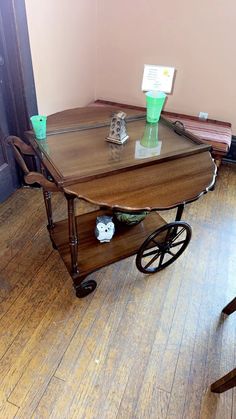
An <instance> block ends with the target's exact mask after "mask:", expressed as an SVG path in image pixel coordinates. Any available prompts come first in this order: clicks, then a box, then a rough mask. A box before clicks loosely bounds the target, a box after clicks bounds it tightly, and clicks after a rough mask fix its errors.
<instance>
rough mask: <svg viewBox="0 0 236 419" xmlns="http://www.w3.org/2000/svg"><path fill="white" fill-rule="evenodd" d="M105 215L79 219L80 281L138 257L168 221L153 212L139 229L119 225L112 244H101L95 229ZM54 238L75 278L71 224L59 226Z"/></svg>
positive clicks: (52, 237) (102, 212) (93, 215)
mask: <svg viewBox="0 0 236 419" xmlns="http://www.w3.org/2000/svg"><path fill="white" fill-rule="evenodd" d="M106 213H107V211H106ZM102 214H104V211H102V210H100V211H94V212H92V213H87V214H82V215H79V216H77V217H76V224H77V231H78V239H79V245H78V267H79V274H78V278H80V277H85V276H86V275H88V274H90V273H91V272H94V271H96V270H98V269H100V268H102V267H104V266H107V265H109V264H111V263H114V262H117V261H118V260H121V259H124V258H126V257H129V256H132V255H134V254H135V253H137V251H138V249H139V247H140V246H141V245H142V243H143V242H144V240H145V239H146V238H147V237H148V236H149V235H150V234H151V233H152V232H153V231H154V230H156V229H157V228H159V227H161V226H163V225H165V224H166V221H165V220H164V219H163V218H162V217H161V216H160V215H159V214H158V213H156V212H152V213H150V214H149V215H148V216H147V217H146V218H145V219H144V220H143V221H142V222H141V223H139V224H137V225H134V226H126V225H124V224H119V225H118V224H117V225H116V231H115V235H114V237H113V238H112V240H111V241H110V242H109V243H100V242H99V241H98V240H97V239H96V237H95V235H94V229H95V222H96V217H98V216H100V215H102ZM50 235H51V240H52V242H53V243H54V245H55V246H56V248H57V250H58V251H59V253H60V256H61V258H62V260H63V261H64V263H65V265H66V267H67V269H68V271H69V273H70V274H71V255H70V248H69V234H68V221H67V220H63V221H59V222H57V223H55V227H54V228H53V230H52V231H51V232H50Z"/></svg>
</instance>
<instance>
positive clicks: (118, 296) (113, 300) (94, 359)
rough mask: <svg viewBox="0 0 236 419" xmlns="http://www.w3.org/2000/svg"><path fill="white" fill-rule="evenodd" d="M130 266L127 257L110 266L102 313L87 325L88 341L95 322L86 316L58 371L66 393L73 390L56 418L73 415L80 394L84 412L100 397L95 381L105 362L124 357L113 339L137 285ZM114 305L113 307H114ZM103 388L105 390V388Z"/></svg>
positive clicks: (57, 409) (59, 406)
mask: <svg viewBox="0 0 236 419" xmlns="http://www.w3.org/2000/svg"><path fill="white" fill-rule="evenodd" d="M129 267H130V261H129V260H126V261H123V262H120V263H119V264H117V265H114V267H113V269H111V267H109V268H108V269H109V273H110V275H108V276H106V278H105V277H104V278H103V281H102V283H101V286H100V290H98V295H100V297H99V298H100V299H101V298H104V297H105V298H104V302H103V305H102V306H101V308H100V313H98V314H97V317H96V316H93V318H92V324H91V326H92V327H90V328H89V327H88V326H89V325H88V324H87V329H88V330H87V338H86V340H84V337H83V331H82V330H83V328H84V326H85V325H86V323H87V322H88V321H89V322H91V319H89V318H86V317H87V316H86V317H85V318H84V320H85V324H84V323H83V324H82V323H81V328H82V330H81V328H79V329H78V331H77V333H76V335H75V336H74V338H73V340H72V342H71V345H70V346H69V348H68V351H67V353H66V355H65V359H64V360H63V361H62V364H61V366H60V367H59V369H58V371H57V372H56V375H58V374H59V375H60V377H61V378H62V377H63V378H64V379H66V380H67V382H68V388H66V389H65V391H66V393H65V394H68V391H69V389H70V393H69V394H70V395H69V397H67V399H66V400H65V398H64V401H63V400H62V399H59V400H58V403H57V404H56V405H55V408H54V412H53V415H52V417H57V415H58V413H59V412H61V411H63V414H64V416H66V415H72V412H73V410H74V407H75V406H74V405H73V402H74V399H75V398H76V397H77V398H79V408H80V412H79V413H78V412H77V414H82V411H83V409H85V408H86V403H87V402H88V399H89V405H90V404H92V403H93V401H94V399H95V398H96V396H97V392H96V390H99V385H98V386H97V387H96V385H97V383H96V384H95V382H96V379H97V376H99V374H100V372H102V371H104V370H105V369H106V367H107V365H104V364H105V363H108V365H110V363H111V362H112V361H114V360H116V357H117V356H118V357H120V354H119V351H117V349H114V350H110V345H109V342H110V341H112V340H113V338H114V337H115V336H116V331H117V328H118V327H119V324H120V323H121V321H122V316H123V314H124V311H125V310H126V307H127V303H128V301H129V299H130V298H131V296H132V290H133V289H134V288H135V283H134V282H133V278H132V275H130V273H129ZM112 272H113V274H112ZM114 273H115V275H114ZM104 280H105V281H104ZM113 281H114V284H113ZM106 289H107V290H108V294H107V296H106V294H104V290H106ZM136 289H137V287H136ZM111 307H113V309H112V310H111ZM85 330H86V328H85ZM81 336H82V341H81ZM76 348H77V349H76ZM81 349H82V350H81ZM109 350H110V351H109ZM108 351H109V355H108ZM70 359H72V361H74V362H72V363H71V365H69V360H70ZM62 374H63V375H62ZM102 390H103V391H105V389H104V387H103V389H102ZM75 410H76V409H75Z"/></svg>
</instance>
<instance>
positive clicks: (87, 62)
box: [25, 0, 97, 115]
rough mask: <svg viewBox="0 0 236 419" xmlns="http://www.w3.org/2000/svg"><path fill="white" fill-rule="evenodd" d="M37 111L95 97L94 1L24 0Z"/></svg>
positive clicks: (48, 111)
mask: <svg viewBox="0 0 236 419" xmlns="http://www.w3.org/2000/svg"><path fill="white" fill-rule="evenodd" d="M25 3H26V11H27V19H28V27H29V37H30V44H31V53H32V60H33V68H34V77H35V85H36V93H37V100H38V107H39V112H40V113H43V114H46V115H48V114H51V113H54V112H57V111H60V110H63V109H67V108H73V107H77V106H83V105H86V104H87V103H88V102H90V101H91V100H94V97H95V62H96V42H95V36H96V3H97V2H96V1H95V0H69V1H68V0H41V1H39V0H26V1H25Z"/></svg>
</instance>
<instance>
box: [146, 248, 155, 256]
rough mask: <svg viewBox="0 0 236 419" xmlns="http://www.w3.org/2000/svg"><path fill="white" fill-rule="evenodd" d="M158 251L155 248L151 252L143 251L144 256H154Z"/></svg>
mask: <svg viewBox="0 0 236 419" xmlns="http://www.w3.org/2000/svg"><path fill="white" fill-rule="evenodd" d="M156 252H157V249H154V250H152V251H151V252H149V253H143V257H147V256H152V255H155V254H156Z"/></svg>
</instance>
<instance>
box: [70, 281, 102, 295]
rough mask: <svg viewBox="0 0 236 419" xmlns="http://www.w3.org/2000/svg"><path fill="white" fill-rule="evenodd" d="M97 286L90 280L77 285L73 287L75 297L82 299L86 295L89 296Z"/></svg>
mask: <svg viewBox="0 0 236 419" xmlns="http://www.w3.org/2000/svg"><path fill="white" fill-rule="evenodd" d="M96 286H97V283H96V281H94V280H93V279H90V280H89V281H85V282H82V283H81V284H79V285H75V293H76V297H78V298H84V297H86V296H87V295H89V294H91V292H93V291H94V290H95V288H96Z"/></svg>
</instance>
